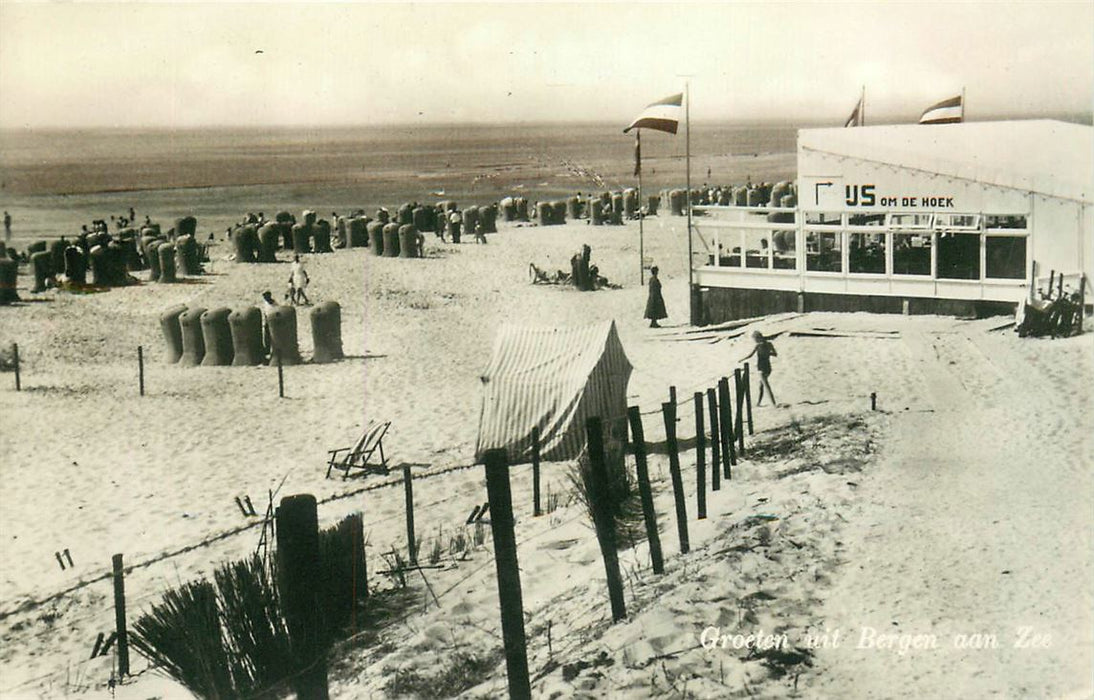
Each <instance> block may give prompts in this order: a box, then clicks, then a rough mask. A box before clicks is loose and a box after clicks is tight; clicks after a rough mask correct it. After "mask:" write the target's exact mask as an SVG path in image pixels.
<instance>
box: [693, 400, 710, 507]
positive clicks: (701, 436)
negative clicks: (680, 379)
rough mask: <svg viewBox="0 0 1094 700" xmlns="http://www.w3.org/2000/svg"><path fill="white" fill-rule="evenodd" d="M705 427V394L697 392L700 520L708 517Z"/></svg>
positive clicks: (696, 484) (696, 448)
mask: <svg viewBox="0 0 1094 700" xmlns="http://www.w3.org/2000/svg"><path fill="white" fill-rule="evenodd" d="M706 432H707V431H706V428H705V427H704V426H703V392H701V391H697V392H695V495H696V506H695V507H696V508H698V510H699V520H702V519H704V518H705V517H707V436H706Z"/></svg>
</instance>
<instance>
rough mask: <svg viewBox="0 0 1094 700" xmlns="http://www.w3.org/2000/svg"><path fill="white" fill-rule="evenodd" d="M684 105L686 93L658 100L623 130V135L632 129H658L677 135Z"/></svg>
mask: <svg viewBox="0 0 1094 700" xmlns="http://www.w3.org/2000/svg"><path fill="white" fill-rule="evenodd" d="M683 103H684V93H682V92H680V93H677V94H675V95H669V96H668V97H666V98H665V99H663V100H658V101H657V102H654V103H653V104H651V105H649V106H648V107H646V108H645V109H644V110H642V113H641V114H639V115H638V117H637V118H635V120H634V121H633V122H631V125H630V126H628V127H627V128H626V129H624V130H623V133H624V134H625V133H627V132H628V131H630V130H631V129H656V130H657V131H664V132H666V133H669V134H675V133H676V127H677V126H679V125H680V105H682V104H683Z"/></svg>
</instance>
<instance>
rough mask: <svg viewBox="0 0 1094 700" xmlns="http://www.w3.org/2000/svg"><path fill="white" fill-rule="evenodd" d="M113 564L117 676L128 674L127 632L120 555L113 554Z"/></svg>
mask: <svg viewBox="0 0 1094 700" xmlns="http://www.w3.org/2000/svg"><path fill="white" fill-rule="evenodd" d="M113 564H114V629H115V632H116V634H117V635H118V677H119V678H122V677H124V676H128V675H129V633H128V631H127V630H126V627H125V566H124V565H123V563H122V555H121V554H115V555H114V559H113Z"/></svg>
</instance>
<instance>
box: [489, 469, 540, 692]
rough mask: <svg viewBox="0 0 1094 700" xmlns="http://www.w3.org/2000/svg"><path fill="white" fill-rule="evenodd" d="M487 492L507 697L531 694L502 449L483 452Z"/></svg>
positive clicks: (509, 492) (514, 537)
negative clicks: (507, 684) (499, 608)
mask: <svg viewBox="0 0 1094 700" xmlns="http://www.w3.org/2000/svg"><path fill="white" fill-rule="evenodd" d="M483 462H484V464H485V467H486V493H487V497H488V498H489V499H490V501H489V502H490V504H491V506H490V510H491V516H490V531H491V533H492V534H493V537H494V565H495V567H496V568H497V572H498V600H499V603H500V606H501V634H502V641H503V642H504V644H505V670H506V674H507V676H508V679H509V697H510V698H513V699H514V700H526V699H528V698H531V697H532V684H531V681H530V680H529V678H528V649H527V642H526V640H525V637H524V602H523V600H522V597H521V591H520V568H519V567H518V565H517V537H516V533H515V532H514V531H513V494H512V492H511V491H510V490H509V465H508V458H507V457H506V455H505V450H489V451H487V452H486V453H485V454H484V455H483Z"/></svg>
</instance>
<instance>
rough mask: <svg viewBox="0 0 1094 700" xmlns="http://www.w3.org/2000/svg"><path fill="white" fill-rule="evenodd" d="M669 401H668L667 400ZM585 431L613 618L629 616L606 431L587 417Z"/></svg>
mask: <svg viewBox="0 0 1094 700" xmlns="http://www.w3.org/2000/svg"><path fill="white" fill-rule="evenodd" d="M666 405H667V404H666ZM585 433H586V435H587V437H588V444H589V482H588V486H589V505H590V506H591V507H592V511H593V526H594V527H595V529H596V540H597V542H598V543H599V544H600V554H601V556H602V557H603V558H604V571H605V573H606V574H607V579H608V598H609V600H610V601H611V605H612V622H619V621H620V620H622V619H623V618H625V617H626V616H627V605H626V603H625V602H624V600H623V576H622V575H621V574H620V573H619V553H618V545H617V544H616V536H615V516H614V515H613V514H612V507H611V493H610V490H609V489H610V488H611V487H610V485H609V484H610V481H609V479H608V465H607V463H606V462H605V461H604V434H603V432H602V428H601V425H600V419H599V418H596V417H593V418H589V419H588V420H587V421H585Z"/></svg>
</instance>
